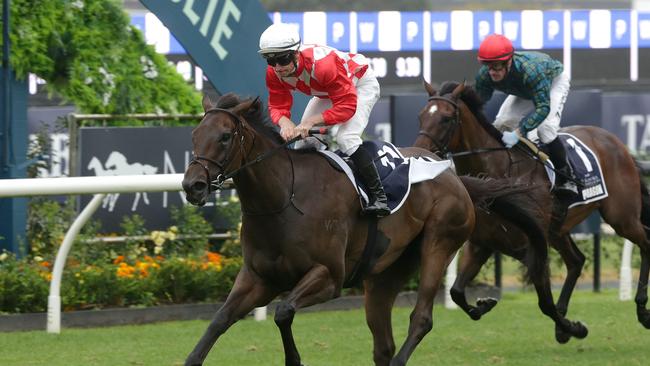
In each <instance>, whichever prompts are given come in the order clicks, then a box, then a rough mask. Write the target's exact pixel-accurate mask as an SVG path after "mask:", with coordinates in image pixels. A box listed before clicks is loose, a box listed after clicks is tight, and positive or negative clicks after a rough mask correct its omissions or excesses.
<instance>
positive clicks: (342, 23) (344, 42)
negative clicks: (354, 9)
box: [327, 12, 350, 51]
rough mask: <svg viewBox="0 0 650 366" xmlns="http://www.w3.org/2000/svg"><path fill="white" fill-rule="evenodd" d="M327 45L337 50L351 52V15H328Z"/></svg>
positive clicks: (339, 13)
mask: <svg viewBox="0 0 650 366" xmlns="http://www.w3.org/2000/svg"><path fill="white" fill-rule="evenodd" d="M327 45H328V46H330V47H334V48H336V49H337V50H341V51H349V50H350V14H349V13H341V12H333V13H327Z"/></svg>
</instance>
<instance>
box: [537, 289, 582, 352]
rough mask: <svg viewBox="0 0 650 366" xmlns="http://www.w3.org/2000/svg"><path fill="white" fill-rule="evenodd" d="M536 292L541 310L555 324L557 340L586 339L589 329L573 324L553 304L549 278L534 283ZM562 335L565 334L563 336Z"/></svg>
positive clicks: (579, 324)
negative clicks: (568, 338)
mask: <svg viewBox="0 0 650 366" xmlns="http://www.w3.org/2000/svg"><path fill="white" fill-rule="evenodd" d="M533 284H534V285H535V290H536V291H537V301H538V305H539V308H540V309H541V310H542V313H544V314H545V315H546V316H548V317H549V318H551V319H553V321H554V322H555V334H556V340H557V341H558V342H560V343H566V342H561V340H562V339H563V338H565V337H567V336H568V337H570V336H573V337H576V338H585V337H586V336H587V334H588V332H589V331H588V330H587V327H586V326H585V325H584V324H582V323H581V322H573V321H570V320H568V319H566V318H565V317H564V315H562V314H560V312H559V311H558V309H557V308H556V307H555V304H554V303H553V294H552V293H551V282H550V279H549V277H548V276H545V277H544V278H543V279H541V280H537V281H534V283H533ZM558 332H559V333H560V336H561V338H558ZM562 333H565V334H564V335H562Z"/></svg>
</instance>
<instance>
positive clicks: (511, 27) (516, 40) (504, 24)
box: [477, 11, 523, 50]
mask: <svg viewBox="0 0 650 366" xmlns="http://www.w3.org/2000/svg"><path fill="white" fill-rule="evenodd" d="M501 33H502V34H503V35H504V36H506V37H508V39H510V40H511V41H512V45H513V46H515V49H516V50H521V49H523V47H522V45H521V38H522V37H521V12H520V11H504V12H503V13H502V14H501ZM477 47H478V45H477Z"/></svg>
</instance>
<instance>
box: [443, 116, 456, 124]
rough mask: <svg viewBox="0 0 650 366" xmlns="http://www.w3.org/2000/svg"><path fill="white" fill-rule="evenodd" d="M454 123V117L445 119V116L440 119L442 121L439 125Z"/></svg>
mask: <svg viewBox="0 0 650 366" xmlns="http://www.w3.org/2000/svg"><path fill="white" fill-rule="evenodd" d="M454 121H455V118H454V117H447V116H445V117H444V118H442V120H441V121H440V123H444V124H447V123H450V122H454Z"/></svg>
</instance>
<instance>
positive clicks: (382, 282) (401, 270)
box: [364, 253, 419, 366]
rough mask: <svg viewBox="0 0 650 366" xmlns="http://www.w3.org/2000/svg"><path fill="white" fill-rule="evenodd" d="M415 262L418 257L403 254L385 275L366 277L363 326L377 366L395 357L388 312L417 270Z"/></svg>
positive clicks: (385, 364)
mask: <svg viewBox="0 0 650 366" xmlns="http://www.w3.org/2000/svg"><path fill="white" fill-rule="evenodd" d="M414 254H416V253H414ZM418 259H419V256H418V255H417V254H416V255H410V254H409V253H404V254H402V256H401V257H400V258H399V259H398V260H397V261H396V262H395V263H393V264H392V265H391V266H390V267H388V268H387V269H386V270H385V271H383V272H382V273H379V274H377V275H373V276H370V277H368V278H367V279H366V281H365V283H364V285H365V286H364V287H365V296H366V323H367V324H368V328H370V332H371V333H372V338H373V359H374V361H375V365H377V366H388V364H389V363H390V360H391V359H392V358H393V355H395V342H394V340H393V328H392V325H391V310H392V308H393V304H394V303H395V298H396V297H397V293H398V292H399V291H400V290H401V289H402V288H403V286H404V284H406V282H407V281H408V279H409V276H410V275H411V274H412V273H413V272H414V270H415V269H416V268H417V263H416V261H417V260H418Z"/></svg>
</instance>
